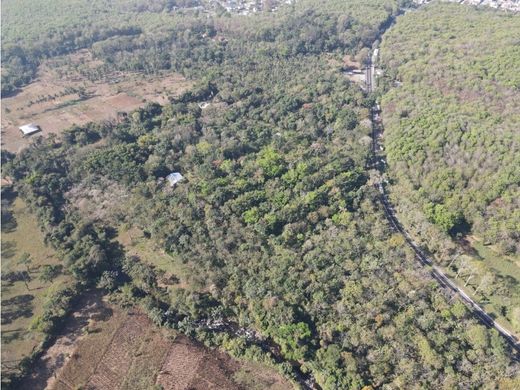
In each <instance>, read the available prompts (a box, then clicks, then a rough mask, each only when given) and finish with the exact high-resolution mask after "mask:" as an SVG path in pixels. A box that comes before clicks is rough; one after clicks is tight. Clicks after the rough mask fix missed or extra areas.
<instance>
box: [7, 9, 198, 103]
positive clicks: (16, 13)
mask: <svg viewBox="0 0 520 390" xmlns="http://www.w3.org/2000/svg"><path fill="white" fill-rule="evenodd" d="M195 5H200V2H199V1H195V0H154V1H144V0H132V1H122V0H118V1H107V0H94V1H84V0H72V1H63V0H44V1H35V0H21V1H6V2H5V4H3V7H2V8H3V12H2V95H3V96H6V95H9V94H11V93H13V92H15V91H16V90H17V89H19V88H20V87H22V86H24V85H26V84H28V83H29V82H30V81H31V80H32V79H33V78H34V76H35V74H36V70H37V68H38V65H39V64H40V63H41V61H42V60H44V59H45V58H50V57H54V56H58V55H63V54H68V53H72V52H75V51H77V50H79V49H84V48H90V47H91V46H92V44H93V43H95V42H99V41H104V40H106V39H108V38H111V37H116V36H118V37H124V36H132V35H137V36H139V35H141V34H142V33H143V32H144V31H145V30H148V29H151V28H154V26H158V25H162V24H163V23H164V24H168V23H175V21H176V19H175V17H174V16H173V15H171V14H170V13H171V12H172V11H173V10H175V9H177V8H179V9H182V8H185V7H186V8H189V7H193V6H195Z"/></svg>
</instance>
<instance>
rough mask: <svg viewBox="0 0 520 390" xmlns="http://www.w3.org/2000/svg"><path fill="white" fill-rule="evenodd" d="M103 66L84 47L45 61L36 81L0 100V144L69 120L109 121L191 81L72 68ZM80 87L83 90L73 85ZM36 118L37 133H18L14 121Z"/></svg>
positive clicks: (16, 144) (11, 146)
mask: <svg viewBox="0 0 520 390" xmlns="http://www.w3.org/2000/svg"><path fill="white" fill-rule="evenodd" d="M78 66H80V67H81V69H86V68H89V69H90V68H103V63H102V62H100V61H98V60H94V59H93V58H92V55H91V53H90V52H89V51H88V50H82V51H80V52H78V53H74V54H71V55H68V56H63V57H59V58H55V59H52V60H48V61H47V62H45V63H44V64H42V65H41V66H40V68H39V70H38V73H37V78H36V80H35V81H34V82H33V83H31V84H30V85H28V86H26V87H24V88H23V89H22V90H21V91H20V92H19V93H18V94H16V95H15V96H12V97H8V98H4V99H2V121H1V123H2V148H4V149H7V150H9V151H12V152H17V151H19V150H20V149H22V148H23V147H25V146H27V145H28V144H29V143H30V141H31V139H33V138H35V137H38V136H39V135H43V136H47V135H49V134H51V133H60V132H61V131H63V130H64V129H67V128H69V127H71V126H72V125H74V124H76V125H84V124H86V123H89V122H99V121H103V120H114V119H116V118H117V113H118V112H129V111H132V110H135V109H137V108H139V107H141V106H144V105H145V104H146V103H148V102H157V103H160V104H165V103H167V101H168V96H176V95H178V94H180V93H182V92H183V91H185V90H186V89H187V88H189V87H190V86H191V84H192V83H191V82H190V81H188V80H186V79H185V78H184V77H182V76H181V75H179V74H175V73H171V72H169V73H167V72H164V73H163V74H160V75H156V76H146V75H143V74H139V73H131V72H128V73H122V72H115V71H114V72H109V73H106V69H105V71H104V72H105V73H103V76H102V77H101V76H100V77H99V78H98V79H95V78H90V79H89V78H88V77H86V76H84V73H81V72H80V71H79V70H78V69H79V68H78ZM67 88H69V89H68V90H67ZM80 89H83V90H84V94H81V96H80V94H79V93H78V92H74V90H80ZM27 123H36V124H37V125H39V126H40V127H41V129H42V131H41V132H40V133H37V134H34V135H32V136H29V137H26V138H24V137H22V134H21V132H20V130H19V129H18V127H19V126H21V125H23V124H27Z"/></svg>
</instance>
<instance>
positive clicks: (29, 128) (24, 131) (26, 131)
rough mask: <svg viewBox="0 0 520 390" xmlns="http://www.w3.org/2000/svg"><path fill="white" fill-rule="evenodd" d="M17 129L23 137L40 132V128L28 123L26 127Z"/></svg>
mask: <svg viewBox="0 0 520 390" xmlns="http://www.w3.org/2000/svg"><path fill="white" fill-rule="evenodd" d="M19 129H20V131H21V132H22V134H23V136H24V137H26V136H28V135H31V134H34V133H37V132H39V131H42V129H41V128H40V126H38V125H35V124H34V123H29V124H28V125H23V126H20V127H19Z"/></svg>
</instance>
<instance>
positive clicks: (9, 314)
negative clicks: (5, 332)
mask: <svg viewBox="0 0 520 390" xmlns="http://www.w3.org/2000/svg"><path fill="white" fill-rule="evenodd" d="M33 300H34V295H30V294H23V295H17V296H15V297H12V298H9V299H5V300H3V301H2V321H1V322H2V325H6V324H10V323H12V322H13V321H15V320H17V319H18V318H22V317H24V318H30V317H32V315H33V305H32V301H33Z"/></svg>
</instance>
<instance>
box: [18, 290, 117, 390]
mask: <svg viewBox="0 0 520 390" xmlns="http://www.w3.org/2000/svg"><path fill="white" fill-rule="evenodd" d="M77 307H78V310H77V311H75V312H73V313H72V314H71V315H70V317H69V319H68V320H67V323H66V324H65V327H64V328H63V330H62V332H61V334H60V335H59V336H58V338H57V339H56V341H55V343H54V344H53V345H52V346H51V347H50V348H49V349H48V350H47V351H46V352H45V353H44V354H43V355H42V357H41V358H40V359H39V360H38V362H37V363H36V364H35V366H34V368H33V373H32V375H31V376H30V377H28V378H26V379H25V380H24V381H23V382H22V383H21V385H20V387H19V389H20V390H39V389H46V388H50V387H53V386H54V384H55V382H56V378H57V377H59V374H60V371H61V369H62V368H63V367H64V366H65V364H66V363H67V361H69V360H70V358H71V357H72V356H73V355H74V351H75V349H76V346H77V342H78V341H79V340H80V339H81V338H83V337H84V329H85V327H86V326H87V325H88V324H89V323H90V322H91V321H92V320H96V321H99V320H103V319H105V318H108V317H110V316H111V315H112V309H110V308H109V307H108V306H106V305H105V303H104V302H103V301H102V295H101V294H100V293H98V292H96V293H90V294H88V295H87V296H85V297H84V298H82V299H81V300H80V302H79V303H78V305H77Z"/></svg>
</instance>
